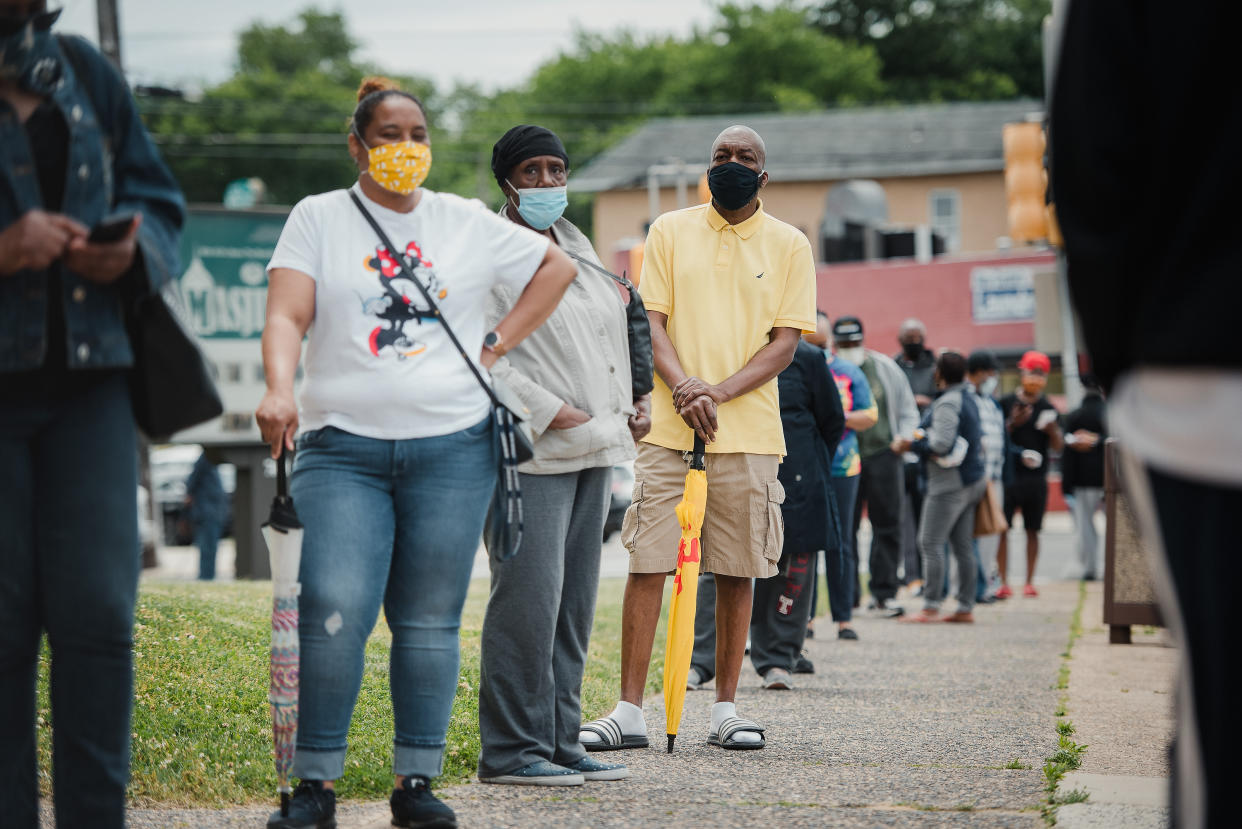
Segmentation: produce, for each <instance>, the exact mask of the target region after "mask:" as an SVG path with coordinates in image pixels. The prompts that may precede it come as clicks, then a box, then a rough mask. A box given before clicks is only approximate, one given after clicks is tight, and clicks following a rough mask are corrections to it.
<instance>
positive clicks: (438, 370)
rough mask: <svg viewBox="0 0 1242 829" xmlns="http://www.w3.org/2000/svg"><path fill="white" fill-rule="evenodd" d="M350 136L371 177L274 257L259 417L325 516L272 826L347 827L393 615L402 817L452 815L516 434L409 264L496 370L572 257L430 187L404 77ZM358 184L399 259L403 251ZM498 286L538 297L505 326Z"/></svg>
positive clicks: (396, 768) (292, 229)
mask: <svg viewBox="0 0 1242 829" xmlns="http://www.w3.org/2000/svg"><path fill="white" fill-rule="evenodd" d="M346 143H347V146H348V150H349V155H350V158H351V159H352V160H353V162H354V164H355V166H356V168H357V170H358V178H357V181H356V182H355V184H354V185H353V186H352V187H350V188H349V189H348V190H333V191H331V192H328V193H321V194H319V195H315V196H309V197H307V198H305V199H303V200H302V201H300V202H298V203H297V204H296V205H295V206H294V208H293V211H292V212H291V213H290V214H289V218H288V220H287V221H286V222H285V227H284V230H282V231H281V234H280V240H279V241H278V242H277V243H276V250H275V251H274V252H273V254H272V259H271V261H270V262H269V263H268V300H267V325H266V327H265V328H264V329H263V365H264V369H265V374H266V377H267V393H266V395H264V397H263V400H262V402H261V403H260V404H259V409H258V411H257V412H256V413H255V417H256V419H257V420H258V423H259V428H260V430H261V432H262V435H263V440H264V441H265V442H266V443H267V444H269V445H270V446H271V449H272V456H273V457H277V456H278V455H280V453H281V450H282V447H283V448H285V449H292V448H293V446H294V437H295V436H296V437H297V456H296V461H295V463H294V466H293V474H292V477H291V479H290V485H289V489H290V494H291V495H292V496H293V500H294V502H295V503H296V504H297V509H298V514H299V516H300V517H301V519H302V523H303V524H304V525H305V528H306V529H305V536H304V541H303V546H302V566H301V571H300V581H301V583H302V593H301V599H300V605H301V606H300V611H301V616H300V619H299V626H298V636H299V637H300V640H301V647H302V652H301V657H302V658H301V667H300V670H301V685H300V688H299V697H298V701H299V705H300V711H299V715H300V716H299V720H298V734H297V746H296V751H295V754H294V760H293V775H294V776H295V777H298V778H300V780H299V783H298V786H297V789H296V790H295V791H294V795H293V801H292V804H291V807H290V810H289V812H290V814H289V815H288V816H287V817H281V815H280V812H276V813H274V814H273V815H272V816H271V818H270V819H269V820H268V824H267V825H268V826H269V827H277V828H278V829H304V827H316V829H324V828H325V827H332V826H335V825H336V816H335V815H336V793H335V782H334V781H336V780H337V779H338V778H340V777H341V776H342V774H343V773H344V770H345V752H346V747H347V746H346V736H347V735H348V733H349V721H350V719H351V716H352V714H353V709H354V704H355V703H356V702H357V700H358V691H359V688H360V687H361V685H362V675H363V665H364V660H365V649H366V642H367V638H368V637H369V636H370V635H371V631H372V630H374V629H375V622H376V619H377V617H378V615H379V611H380V608H381V607H383V609H384V619H385V621H386V622H387V624H388V627H389V629H390V630H391V631H392V648H391V653H390V657H389V662H390V665H389V683H390V685H391V691H392V703H393V718H394V723H393V724H394V740H393V774H394V779H393V785H394V789H393V792H392V795H391V797H390V799H389V804H390V807H391V809H392V822H393V825H394V826H406V827H413V826H419V827H432V826H434V827H446V828H447V827H454V826H456V825H457V820H456V816H455V815H454V813H453V810H452V809H450V808H449V807H448V806H446V805H445V804H444V803H442V802H441V801H440V800H438V799H437V798H436V797H435V795H434V794H432V792H431V778H433V777H436V776H437V775H439V774H440V771H441V770H442V768H443V763H444V746H445V735H446V732H447V730H448V724H449V715H450V714H451V712H452V707H453V699H454V697H455V696H456V693H457V677H458V668H459V663H460V641H459V635H458V634H459V628H460V626H461V609H462V604H463V603H464V602H465V599H466V589H467V588H468V587H469V585H470V571H471V567H472V565H473V563H474V554H475V551H476V550H477V549H478V546H479V538H480V536H481V535H482V531H483V525H484V519H485V517H486V515H487V510H488V506H489V504H490V503H491V500H492V493H493V491H494V489H495V484H496V473H497V468H496V463H497V460H496V457H497V453H498V451H499V450H498V439H497V435H496V432H495V424H494V418H493V416H492V413H491V403H490V400H489V397H488V395H487V394H486V393H485V392H484V390H483V388H482V387H481V386H480V384H479V382H478V380H477V379H476V378H475V376H474V373H473V372H472V371H471V369H470V367H469V366H468V365H466V361H465V360H464V359H463V358H462V354H461V353H459V352H458V350H457V349H456V348H455V347H454V346H453V344H452V343H451V342H450V340H449V337H448V334H447V333H446V332H445V328H444V325H443V324H442V323H441V321H440V319H439V318H438V317H436V316H435V315H434V312H433V311H432V310H431V309H430V307H429V306H428V305H427V304H426V301H425V300H424V299H423V298H422V292H421V291H420V290H419V289H418V287H417V286H415V285H413V284H411V282H410V281H409V277H407V276H406V275H405V274H404V273H403V272H402V269H399V268H397V267H396V262H395V260H394V257H395V256H403V257H405V261H406V262H407V263H408V267H409V269H410V270H412V271H413V273H412V275H411V276H412V277H413V278H414V279H421V280H424V285H425V286H426V287H427V290H428V291H429V292H430V293H431V294H433V295H434V296H436V297H437V305H439V307H440V310H441V311H442V312H443V319H444V321H445V323H446V324H448V325H449V326H451V327H452V329H453V330H454V333H455V334H457V336H458V338H459V340H460V342H461V344H462V347H463V348H465V349H467V350H468V351H467V353H468V356H469V359H471V360H473V361H475V364H476V366H479V367H481V368H482V369H489V368H491V366H492V365H493V364H494V363H495V362H496V360H497V359H498V358H500V357H503V356H504V354H505V353H506V352H507V350H508V349H510V348H512V347H513V346H515V345H517V344H518V343H520V342H521V341H522V340H523V339H525V338H526V337H527V336H528V335H529V334H530V333H531V332H532V331H534V330H535V329H536V328H538V327H539V325H540V324H541V323H542V322H543V321H544V320H545V319H547V317H548V315H549V314H551V313H552V310H553V309H554V308H555V307H556V304H557V302H558V301H559V300H560V298H561V295H562V294H563V293H564V292H565V289H566V287H567V286H568V285H569V283H570V282H571V281H572V280H573V278H574V268H573V265H572V264H571V263H570V261H569V259H568V257H566V256H565V254H564V253H563V252H561V250H560V249H559V248H558V247H556V246H555V245H553V244H551V243H550V241H549V240H548V239H547V238H546V237H544V236H541V235H539V234H537V233H534V232H532V231H531V230H528V229H527V228H523V227H519V226H518V225H516V224H514V223H513V222H507V221H505V220H504V219H502V218H500V217H499V216H496V215H493V214H492V213H491V211H489V210H488V209H487V208H486V207H484V206H483V205H482V204H481V203H479V202H472V201H467V200H465V199H462V198H460V197H458V196H454V195H449V194H446V193H437V192H434V191H431V190H427V189H424V188H423V187H422V186H421V185H422V183H423V181H424V180H425V179H426V177H427V174H428V172H430V169H431V138H430V132H429V125H428V123H427V116H426V113H425V111H424V110H423V105H422V102H421V101H419V100H418V98H416V97H415V96H413V95H411V94H410V93H408V92H405V91H403V90H401V89H400V88H398V87H397V86H396V85H395V84H394V83H393V82H391V81H389V80H387V79H384V78H366V79H364V80H363V82H362V85H361V87H360V88H359V90H358V103H357V106H356V107H355V109H354V113H353V116H352V117H351V118H350V119H349V133H348V137H347V139H346ZM351 193H352V194H354V195H355V196H356V197H357V198H358V199H359V201H360V202H361V203H362V205H364V206H365V208H366V210H367V211H368V212H369V213H370V214H371V215H372V216H373V217H374V218H375V220H376V222H377V223H379V225H380V226H381V227H382V228H384V231H385V233H386V234H387V235H388V236H389V238H390V239H391V240H393V242H392V243H393V244H394V245H401V246H402V249H401V250H400V251H389V250H387V249H386V248H385V245H384V243H383V242H382V241H381V240H380V239H379V238H378V235H377V234H376V232H375V231H374V229H373V228H372V227H371V225H370V224H369V223H368V222H367V220H366V218H365V217H364V216H363V214H362V211H361V210H359V209H358V206H357V205H356V204H355V203H354V202H353V200H352V199H351V197H350V194H351ZM497 285H504V286H506V287H508V288H509V289H510V290H511V291H512V292H513V293H514V294H515V295H518V296H519V298H518V299H517V301H516V303H515V304H514V306H513V309H512V310H511V311H510V312H509V313H508V314H507V315H506V316H505V317H504V318H503V319H501V320H500V321H499V322H498V323H497V324H496V326H495V327H494V328H492V329H491V331H490V335H489V331H488V328H487V308H488V303H489V302H490V298H491V293H492V289H493V288H494V287H495V286H497ZM308 334H309V338H308V341H307V345H306V365H305V370H306V380H305V383H304V384H303V386H302V390H301V393H300V400H298V401H295V400H294V397H293V378H294V375H295V373H296V371H297V366H298V361H299V357H300V356H301V351H302V339H303V337H306V336H307V335H308ZM299 404H300V405H299ZM299 429H301V432H300V434H299Z"/></svg>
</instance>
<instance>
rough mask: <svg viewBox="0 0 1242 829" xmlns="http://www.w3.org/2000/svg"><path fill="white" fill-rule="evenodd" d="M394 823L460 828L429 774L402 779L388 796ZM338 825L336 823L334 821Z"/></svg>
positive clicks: (419, 828) (406, 828) (415, 828)
mask: <svg viewBox="0 0 1242 829" xmlns="http://www.w3.org/2000/svg"><path fill="white" fill-rule="evenodd" d="M388 807H389V808H390V809H391V810H392V825H393V826H399V827H403V829H457V815H456V814H454V813H453V810H452V809H450V808H449V807H448V806H446V805H445V804H444V803H443V802H441V801H440V799H439V798H438V797H436V796H435V795H434V794H432V793H431V783H430V781H428V780H427V778H426V777H419V776H412V777H407V778H405V779H404V780H403V781H401V788H399V789H393V790H392V795H391V796H390V797H389V798H388ZM333 825H335V824H333Z"/></svg>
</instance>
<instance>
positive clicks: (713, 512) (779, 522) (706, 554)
mask: <svg viewBox="0 0 1242 829" xmlns="http://www.w3.org/2000/svg"><path fill="white" fill-rule="evenodd" d="M779 467H780V457H779V456H777V455H747V454H742V453H724V454H719V455H713V454H708V456H707V516H706V518H705V519H704V521H703V538H702V542H701V549H702V555H703V563H702V572H704V573H719V574H721V575H723V576H742V577H748V578H757V579H766V578H770V577H771V576H775V575H776V573H777V569H778V568H777V566H776V563H777V561H778V560H779V559H780V557H781V545H782V544H783V543H784V539H785V524H784V519H783V518H782V517H781V504H782V503H784V501H785V489H784V487H782V486H781V482H780V481H778V480H777V479H776V474H777V470H778V468H779ZM687 469H688V467H687V465H686V461H685V460H684V458H683V457H682V453H681V452H678V451H677V450H675V449H666V448H665V447H663V446H653V445H652V444H649V443H640V444H639V445H638V460H637V461H636V462H635V463H634V498H633V501H631V503H630V508H629V509H628V510H626V512H625V521H624V522H623V523H622V525H621V543H623V544H624V545H625V548H626V549H627V550H629V551H630V572H631V573H671V572H673V571H674V570H676V569H677V547H678V544H679V542H680V541H681V525H679V524H678V523H677V512H676V510H677V504H678V503H680V501H681V498H682V494H683V493H684V492H685V486H686V470H687Z"/></svg>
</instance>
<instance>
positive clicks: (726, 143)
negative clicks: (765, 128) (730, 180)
mask: <svg viewBox="0 0 1242 829" xmlns="http://www.w3.org/2000/svg"><path fill="white" fill-rule="evenodd" d="M718 153H719V154H720V155H718ZM725 153H728V157H723V156H724V154H725ZM746 155H749V156H750V157H751V158H752V159H753V160H754V162H755V165H757V166H754V165H752V164H746V162H745V161H744V160H743V157H744V156H746ZM727 161H737V162H739V163H742V164H746V166H747V167H752V168H753V169H754V170H755V171H756V172H758V171H761V170H763V168H764V167H765V166H766V165H767V163H768V150H767V147H765V146H764V144H763V139H762V138H760V137H759V133H757V132H755V131H754V130H752V129H751V128H750V127H747V126H743V125H741V124H735V125H733V126H732V127H729V128H727V129H725V130H724V131H723V132H721V133H720V135H717V136H716V140H715V141H713V142H712V153H711V158H710V159H709V166H712V167H714V166H716V165H717V164H723V163H725V162H727Z"/></svg>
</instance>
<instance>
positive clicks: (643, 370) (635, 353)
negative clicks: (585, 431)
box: [565, 251, 655, 400]
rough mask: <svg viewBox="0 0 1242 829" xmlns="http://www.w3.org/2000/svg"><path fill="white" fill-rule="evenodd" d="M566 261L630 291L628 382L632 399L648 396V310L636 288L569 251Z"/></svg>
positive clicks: (651, 374) (651, 372)
mask: <svg viewBox="0 0 1242 829" xmlns="http://www.w3.org/2000/svg"><path fill="white" fill-rule="evenodd" d="M565 253H567V254H568V255H569V258H571V259H573V260H574V261H576V262H578V263H579V264H581V265H586V266H587V267H590V268H592V269H594V270H597V271H599V272H600V273H602V274H603V275H604V276H606V277H608V278H609V279H611V280H613V281H614V282H616V283H617V284H618V285H620V286H621V287H623V288H625V290H627V291H629V294H630V301H629V302H628V303H627V304H626V306H625V328H626V332H627V334H628V335H629V342H630V379H631V381H632V384H633V392H634V399H635V400H637V399H638V398H640V397H642V396H643V395H646V394H651V390H652V389H653V388H655V375H654V368H655V367H654V364H653V361H652V356H651V322H650V321H649V320H648V319H647V308H646V306H645V305H643V298H642V297H641V296H639V293H638V288H636V287H635V286H634V283H633V282H630V280H628V279H626V278H625V277H624V276H617V275H616V274H615V273H613V272H612V271H610V270H607V269H605V268H601V267H600V266H599V265H596V264H595V263H594V262H592V261H590V260H589V259H583V258H582V257H581V256H578V255H576V254H573V253H569V251H565Z"/></svg>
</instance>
